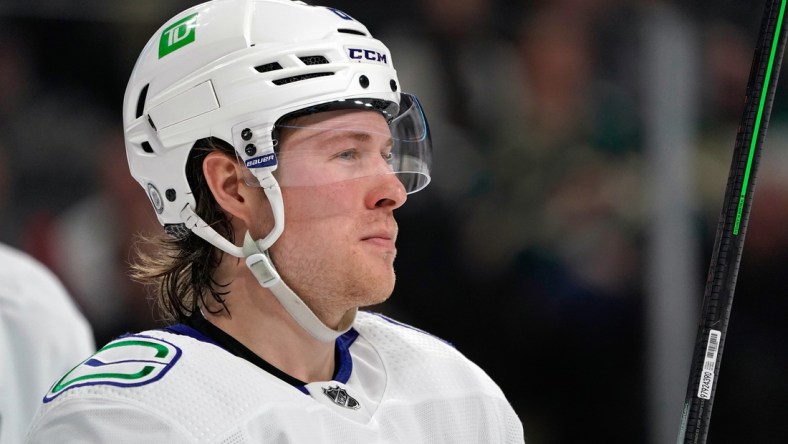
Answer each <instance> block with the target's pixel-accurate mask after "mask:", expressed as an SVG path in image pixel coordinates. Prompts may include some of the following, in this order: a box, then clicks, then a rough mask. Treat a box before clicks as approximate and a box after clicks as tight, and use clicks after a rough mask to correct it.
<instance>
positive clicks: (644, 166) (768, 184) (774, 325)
mask: <svg viewBox="0 0 788 444" xmlns="http://www.w3.org/2000/svg"><path fill="white" fill-rule="evenodd" d="M196 3H197V2H196V1H192V0H189V1H187V0H135V1H133V2H129V1H125V2H121V1H115V0H80V1H79V2H74V1H67V0H0V241H2V242H5V243H8V244H10V245H13V246H16V247H19V248H21V249H23V250H25V251H28V252H30V253H32V254H33V255H34V256H36V257H37V258H39V259H40V260H41V261H43V262H44V263H45V264H47V265H48V266H49V267H50V268H52V269H53V270H54V271H55V272H56V273H57V274H58V275H59V276H60V277H61V278H62V279H63V281H64V282H65V283H66V285H67V287H68V288H69V290H70V291H71V293H72V295H73V297H74V299H75V300H76V302H77V303H78V304H79V306H80V307H81V308H82V310H83V312H84V313H85V315H86V316H87V317H88V319H89V320H90V321H91V323H92V325H93V328H94V331H95V335H96V341H97V343H99V344H102V343H104V342H106V341H108V340H109V339H111V338H113V337H114V336H116V335H119V334H122V333H125V332H128V331H133V330H139V329H143V328H149V327H155V326H158V325H159V321H158V320H157V318H156V317H155V316H154V315H153V314H152V311H151V308H150V306H149V304H148V301H147V299H146V294H145V292H144V290H143V289H142V288H140V287H139V286H138V285H136V284H135V283H133V282H132V281H131V280H130V279H129V278H128V277H127V265H128V262H129V260H131V251H130V246H131V245H132V244H133V242H134V234H135V233H138V232H144V233H151V232H158V231H159V230H161V228H160V227H159V225H158V223H157V221H156V219H155V216H154V212H153V211H152V210H151V208H150V204H149V202H148V201H147V198H146V196H145V194H144V193H143V192H142V190H141V189H140V188H139V186H138V185H137V184H136V183H135V182H133V180H132V179H131V177H130V176H129V174H128V169H127V165H126V158H125V152H124V147H123V139H122V123H121V105H122V100H123V92H124V89H125V87H126V82H127V80H128V77H129V74H130V73H131V69H132V67H133V65H134V62H135V60H136V57H137V55H138V54H139V52H140V51H141V49H142V47H143V45H144V43H145V42H146V41H147V39H148V38H150V36H152V35H153V33H154V32H155V31H156V30H157V29H158V28H159V26H160V25H162V24H163V23H164V21H165V20H167V19H168V18H170V17H171V16H172V15H174V14H175V13H177V12H179V11H181V10H182V9H185V8H186V7H188V6H191V5H193V4H196ZM311 3H313V4H324V5H329V6H335V7H337V8H339V9H341V10H343V11H345V12H347V13H349V14H350V15H351V16H353V17H355V18H357V19H358V20H360V21H362V22H363V23H364V24H366V25H367V27H368V28H369V29H370V31H371V32H372V33H373V35H374V36H376V37H378V38H380V39H381V40H383V41H384V42H385V43H386V44H387V45H388V46H389V48H390V49H391V51H392V57H393V62H394V65H395V67H396V68H397V70H398V72H399V77H400V83H401V84H402V85H403V89H404V90H405V91H407V92H412V93H415V94H416V95H417V96H419V97H420V98H421V100H422V104H423V106H424V108H425V109H426V110H427V113H428V114H427V116H428V119H429V121H430V125H431V129H432V131H433V142H434V146H435V156H434V157H435V167H434V174H433V182H432V184H431V185H430V187H428V188H427V189H426V190H425V191H423V192H421V193H419V194H416V195H413V196H410V199H409V202H408V205H406V206H405V207H403V209H401V210H400V214H399V221H400V237H399V239H400V240H399V256H398V259H397V263H396V266H397V273H398V274H397V275H398V283H397V288H396V290H395V293H394V295H393V297H392V298H391V299H390V300H389V302H387V303H386V304H384V305H383V306H381V307H377V309H379V310H381V311H384V312H387V313H389V314H392V315H394V316H397V317H398V318H400V319H401V320H403V321H406V322H410V323H413V324H415V325H417V326H419V327H421V328H423V329H426V330H429V331H431V332H433V333H435V334H436V335H438V336H441V337H443V338H445V339H447V340H449V341H451V342H453V343H454V344H455V345H456V346H457V347H458V348H459V349H460V350H461V351H462V352H464V353H465V354H466V355H468V356H469V357H470V358H472V359H473V360H475V361H476V362H478V363H479V364H480V365H481V366H482V367H483V368H485V369H486V370H487V371H488V373H490V375H491V376H492V377H493V378H494V379H495V380H496V381H497V382H498V383H499V384H500V385H501V387H502V388H503V390H504V391H505V393H506V394H507V396H508V397H509V399H510V400H511V402H512V404H513V405H514V407H515V408H516V409H517V411H518V412H519V414H520V415H521V418H522V419H523V422H524V424H525V429H526V435H527V437H528V438H529V440H530V442H532V443H578V442H600V443H601V442H604V443H618V442H620V443H634V442H643V443H664V442H675V439H676V434H677V432H678V425H679V416H680V413H681V408H682V403H683V400H684V393H685V391H686V385H687V377H688V371H689V365H690V358H691V352H692V348H693V346H694V340H695V334H696V330H697V324H698V319H699V317H698V316H699V309H700V305H701V302H702V298H703V290H704V286H705V281H706V273H707V271H708V267H709V260H710V256H711V252H712V246H713V243H714V237H715V235H716V227H717V222H718V219H719V213H720V210H721V208H722V198H723V193H724V191H725V185H726V181H727V176H728V169H729V167H730V162H731V155H732V151H733V146H734V141H735V136H736V129H737V126H738V124H739V120H740V119H741V114H742V111H743V107H744V93H745V87H746V83H747V78H748V75H749V69H750V64H751V61H752V55H753V50H754V45H755V41H756V38H757V35H758V27H759V24H760V20H761V15H762V12H763V2H760V1H758V2H749V1H745V0H720V1H715V2H711V1H709V0H689V1H678V0H675V1H659V0H628V1H625V0H520V1H518V0H400V1H398V2H390V1H382V0H365V1H361V0H335V1H331V2H328V1H313V2H311ZM782 77H783V78H781V79H780V80H781V81H780V85H779V86H778V88H777V96H776V98H775V101H774V109H773V112H772V117H771V122H770V126H769V129H768V137H767V139H766V145H765V149H764V152H763V153H764V154H763V157H762V158H761V163H760V169H759V173H758V176H757V182H756V193H755V198H754V204H753V207H752V213H751V218H750V221H749V227H748V231H747V242H746V244H745V248H744V253H743V256H742V262H741V268H740V272H739V277H738V283H737V287H736V288H737V291H736V297H735V302H734V305H733V311H732V315H731V319H730V326H729V330H728V341H727V342H726V344H725V349H724V356H723V361H722V363H723V364H722V369H721V374H720V376H719V385H718V391H717V394H716V398H715V402H714V408H713V415H712V421H711V427H710V435H709V441H710V442H712V443H734V442H735V443H738V442H762V443H766V442H788V430H787V429H786V428H785V427H784V426H783V421H784V419H785V418H786V417H788V402H786V396H788V378H786V377H785V375H786V372H788V346H786V341H788V325H786V322H785V319H786V315H785V313H786V312H788V303H787V302H786V301H787V300H788V298H787V296H788V273H786V269H785V268H784V267H786V266H788V87H786V85H784V83H785V75H783V76H782ZM0 266H2V264H0ZM42 328H46V326H42Z"/></svg>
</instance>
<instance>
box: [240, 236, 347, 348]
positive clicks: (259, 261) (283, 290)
mask: <svg viewBox="0 0 788 444" xmlns="http://www.w3.org/2000/svg"><path fill="white" fill-rule="evenodd" d="M243 252H244V256H246V266H248V267H249V270H251V271H252V274H253V275H254V277H255V278H257V282H259V283H260V285H261V286H263V287H265V288H268V289H270V290H271V292H272V293H273V294H274V296H276V298H277V299H278V300H279V303H280V304H282V306H283V307H285V310H287V312H288V313H290V316H292V317H293V319H295V320H296V322H298V324H299V325H301V327H303V328H304V330H306V331H307V332H309V334H310V335H312V336H313V337H315V339H318V340H320V341H323V342H333V341H335V340H336V339H337V338H338V337H340V336H341V335H342V334H344V333H345V332H347V331H348V330H350V327H351V325H353V321H354V320H355V319H356V312H357V310H356V309H353V310H350V311H348V312H347V313H345V315H344V316H343V317H342V320H341V321H340V323H339V326H338V328H337V329H336V330H335V329H333V328H330V327H329V326H327V325H326V324H324V323H323V322H322V321H321V320H320V319H319V318H318V317H317V316H315V314H314V313H313V312H312V310H311V309H310V308H309V307H308V306H307V305H306V304H305V303H304V301H302V300H301V298H299V297H298V296H297V295H296V294H295V292H294V291H293V290H291V289H290V287H288V286H287V284H285V283H284V281H282V278H281V277H279V273H278V272H277V271H276V268H274V264H273V262H271V258H269V257H268V252H267V251H261V250H260V248H259V247H258V245H257V243H256V242H255V241H254V240H253V239H252V237H251V236H250V235H249V232H248V231H247V232H246V236H245V237H244V246H243Z"/></svg>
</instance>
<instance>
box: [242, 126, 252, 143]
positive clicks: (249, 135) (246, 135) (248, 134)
mask: <svg viewBox="0 0 788 444" xmlns="http://www.w3.org/2000/svg"><path fill="white" fill-rule="evenodd" d="M251 138H252V130H250V129H249V128H244V129H243V131H241V139H243V140H249V139H251Z"/></svg>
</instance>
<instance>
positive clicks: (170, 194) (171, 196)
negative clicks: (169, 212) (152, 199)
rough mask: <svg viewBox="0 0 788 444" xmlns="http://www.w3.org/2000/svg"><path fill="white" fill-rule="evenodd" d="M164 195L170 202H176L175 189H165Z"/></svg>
mask: <svg viewBox="0 0 788 444" xmlns="http://www.w3.org/2000/svg"><path fill="white" fill-rule="evenodd" d="M164 197H166V198H167V200H169V201H170V202H175V190H173V189H172V188H170V189H169V190H167V191H165V192H164Z"/></svg>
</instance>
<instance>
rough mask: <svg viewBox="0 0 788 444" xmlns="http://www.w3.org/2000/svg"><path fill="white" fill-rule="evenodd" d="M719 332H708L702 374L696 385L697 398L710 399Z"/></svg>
mask: <svg viewBox="0 0 788 444" xmlns="http://www.w3.org/2000/svg"><path fill="white" fill-rule="evenodd" d="M720 336H722V332H720V331H719V330H709V342H707V343H706V356H705V358H704V359H703V372H702V373H701V375H700V384H699V385H698V398H703V399H711V388H712V386H713V385H714V367H715V366H716V365H717V351H718V350H719V348H720Z"/></svg>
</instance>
